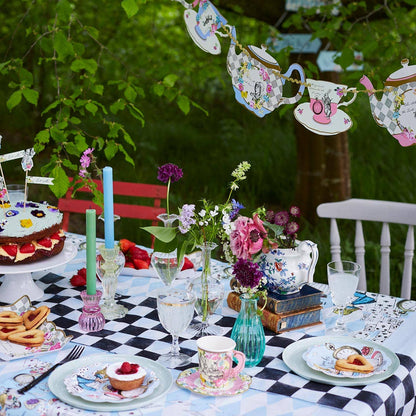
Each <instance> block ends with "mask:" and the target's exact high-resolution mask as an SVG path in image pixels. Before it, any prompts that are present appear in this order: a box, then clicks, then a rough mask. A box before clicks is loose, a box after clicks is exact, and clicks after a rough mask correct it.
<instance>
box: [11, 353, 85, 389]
mask: <svg viewBox="0 0 416 416" xmlns="http://www.w3.org/2000/svg"><path fill="white" fill-rule="evenodd" d="M84 349H85V347H84V346H83V345H76V346H75V347H74V348H72V350H71V351H70V352H69V354H68V355H67V356H66V357H65V358H64V359H63V360H61V361H59V363H56V364H55V365H53V366H52V367H51V368H50V369H49V370H47V371H45V372H44V373H43V374H42V375H40V376H39V377H38V378H35V379H34V380H33V381H31V382H30V383H29V384H27V385H26V386H24V387H22V388H21V389H19V390H17V392H18V393H19V394H23V393H25V392H27V391H28V390H30V389H31V388H32V387H33V386H36V384H38V383H39V382H40V381H42V380H43V379H44V378H46V377H47V376H48V375H49V374H50V373H52V371H53V370H55V368H56V367H58V366H60V365H61V364H64V363H67V362H68V361H72V360H76V359H77V358H79V357H80V356H81V354H82V353H83V352H84Z"/></svg>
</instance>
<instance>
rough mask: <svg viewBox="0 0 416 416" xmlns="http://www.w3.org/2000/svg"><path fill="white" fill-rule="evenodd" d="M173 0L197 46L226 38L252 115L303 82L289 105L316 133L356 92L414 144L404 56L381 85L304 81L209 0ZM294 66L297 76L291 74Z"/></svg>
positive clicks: (339, 115) (341, 125)
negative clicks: (247, 38)
mask: <svg viewBox="0 0 416 416" xmlns="http://www.w3.org/2000/svg"><path fill="white" fill-rule="evenodd" d="M174 1H177V2H178V3H181V4H182V5H183V6H184V7H185V12H184V19H185V24H186V27H187V30H188V33H189V35H190V37H191V38H192V40H193V41H194V42H195V44H196V45H197V46H198V47H199V48H201V49H202V50H204V51H205V52H208V53H211V54H213V55H219V54H220V53H221V45H220V43H219V41H218V38H217V35H219V36H222V37H226V36H228V37H229V38H230V39H231V45H230V48H229V50H228V55H227V71H228V73H229V74H230V76H231V79H232V86H233V90H234V94H235V98H236V100H237V102H239V103H240V104H242V105H243V106H244V107H246V108H247V109H248V110H249V111H251V112H252V113H253V114H255V115H256V116H258V117H264V116H265V115H267V114H270V113H271V112H272V111H273V110H274V109H276V108H278V107H279V106H281V105H283V104H294V103H296V102H298V101H299V100H300V99H301V97H302V95H303V92H304V90H305V87H307V89H308V93H309V99H310V101H309V102H304V103H301V104H299V105H298V106H297V107H296V108H295V110H294V116H295V119H296V120H297V121H298V122H299V123H301V124H302V125H303V126H304V127H305V128H306V129H308V130H310V131H312V132H314V133H316V134H320V135H325V136H331V135H336V134H339V133H342V132H345V131H347V130H348V129H350V128H351V126H352V124H353V123H352V120H351V118H350V117H349V116H348V114H347V113H346V112H345V111H343V110H340V109H339V107H341V106H345V107H346V106H348V105H349V104H352V103H353V102H354V100H355V98H356V96H357V94H358V93H361V92H366V93H367V94H368V96H369V100H370V107H371V112H372V115H373V118H374V120H375V121H376V123H377V124H378V125H379V126H380V127H384V128H386V129H387V131H388V132H389V133H390V134H391V135H392V136H393V137H394V138H395V139H396V140H397V141H398V142H399V143H400V145H401V146H403V147H408V146H412V145H415V144H416V65H409V60H408V59H403V60H402V62H401V63H402V68H401V69H399V70H397V71H395V72H393V73H392V74H391V75H390V76H389V77H388V78H387V80H386V81H385V82H384V85H385V87H384V88H383V89H381V90H375V89H374V87H373V85H372V83H371V81H370V80H369V79H368V78H367V77H366V76H365V75H364V76H363V77H362V78H361V80H360V83H361V84H362V85H364V87H365V90H361V91H359V90H357V89H356V88H349V87H348V86H346V85H341V84H334V83H331V82H327V81H320V80H313V79H307V80H305V74H304V71H303V68H302V67H301V66H300V65H299V64H292V65H290V67H289V69H288V70H287V72H286V73H284V74H282V73H281V72H280V66H279V64H278V63H277V62H276V60H275V59H274V58H273V57H272V56H271V55H269V54H268V53H267V52H266V48H265V47H262V48H261V49H260V48H258V47H256V46H252V45H250V46H248V47H247V48H244V47H243V46H242V45H241V44H239V43H238V41H237V38H236V31H235V27H232V26H229V25H227V20H226V19H225V18H224V17H223V16H222V15H221V14H220V13H219V12H218V10H217V9H216V8H215V6H213V4H212V3H211V2H210V1H209V0H195V1H194V2H193V3H192V4H189V3H187V2H186V1H185V0H174ZM196 6H199V9H198V12H196V11H194V10H193V8H195V7H196ZM224 32H225V33H224ZM236 46H238V47H239V48H240V49H241V51H242V52H241V53H240V54H237V53H236V50H235V49H236ZM295 71H297V72H298V73H299V75H300V79H296V78H292V77H291V75H292V73H293V72H295ZM285 81H290V82H292V83H296V84H298V85H299V89H298V92H297V93H296V94H295V95H294V96H293V97H283V93H282V92H283V85H284V84H285ZM377 92H383V96H382V97H381V99H378V98H377V97H376V95H375V93H377ZM349 94H352V98H349V100H347V99H346V100H344V101H342V99H343V98H344V97H345V96H347V95H349ZM349 97H350V95H349ZM0 162H1V156H0ZM0 167H1V164H0Z"/></svg>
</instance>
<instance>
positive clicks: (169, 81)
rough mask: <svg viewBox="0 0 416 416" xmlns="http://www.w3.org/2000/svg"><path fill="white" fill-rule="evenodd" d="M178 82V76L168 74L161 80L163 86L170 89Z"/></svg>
mask: <svg viewBox="0 0 416 416" xmlns="http://www.w3.org/2000/svg"><path fill="white" fill-rule="evenodd" d="M177 80H178V76H177V75H176V74H169V75H166V76H165V78H163V84H164V85H166V86H167V87H169V88H172V87H173V86H174V85H175V82H176V81H177Z"/></svg>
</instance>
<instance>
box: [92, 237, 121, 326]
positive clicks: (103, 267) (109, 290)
mask: <svg viewBox="0 0 416 416" xmlns="http://www.w3.org/2000/svg"><path fill="white" fill-rule="evenodd" d="M98 250H99V253H100V254H98V255H97V274H98V277H99V278H100V280H101V284H102V285H103V296H102V300H103V304H102V305H101V312H102V313H103V315H104V317H105V318H106V319H110V320H111V319H118V318H122V317H123V316H125V315H126V313H127V308H126V307H124V306H122V305H119V304H118V303H117V302H116V300H115V294H116V289H117V281H118V276H119V274H120V272H121V269H122V268H123V267H124V263H125V258H124V254H123V253H122V251H121V250H120V247H119V246H118V245H117V244H116V245H115V246H114V248H105V245H104V244H103V245H100V247H99V248H98Z"/></svg>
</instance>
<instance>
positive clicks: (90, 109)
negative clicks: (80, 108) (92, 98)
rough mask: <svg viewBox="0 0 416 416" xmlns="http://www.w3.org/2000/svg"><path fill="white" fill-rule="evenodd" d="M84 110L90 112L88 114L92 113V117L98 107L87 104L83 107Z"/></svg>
mask: <svg viewBox="0 0 416 416" xmlns="http://www.w3.org/2000/svg"><path fill="white" fill-rule="evenodd" d="M85 108H86V109H87V110H88V111H89V112H90V113H92V114H93V115H95V113H96V112H97V110H98V107H97V106H96V105H95V104H94V103H87V104H86V105H85Z"/></svg>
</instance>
